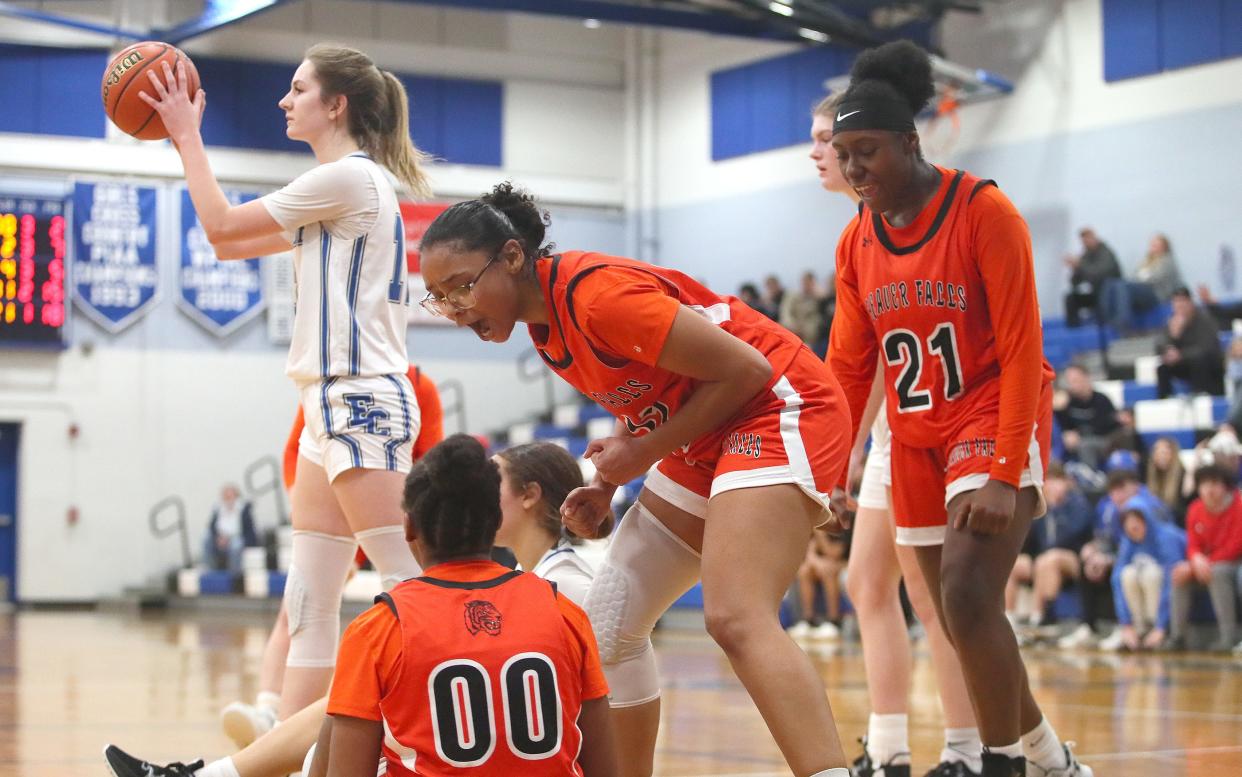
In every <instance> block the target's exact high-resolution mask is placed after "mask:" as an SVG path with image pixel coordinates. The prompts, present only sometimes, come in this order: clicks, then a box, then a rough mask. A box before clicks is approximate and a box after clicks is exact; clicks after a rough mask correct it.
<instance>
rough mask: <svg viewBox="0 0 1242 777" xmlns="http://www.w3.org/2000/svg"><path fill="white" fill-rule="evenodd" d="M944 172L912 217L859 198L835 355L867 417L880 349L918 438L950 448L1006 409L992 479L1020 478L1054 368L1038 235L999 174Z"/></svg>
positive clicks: (892, 412)
mask: <svg viewBox="0 0 1242 777" xmlns="http://www.w3.org/2000/svg"><path fill="white" fill-rule="evenodd" d="M937 169H938V170H939V171H940V173H941V178H942V180H941V183H940V188H939V190H938V191H937V193H936V195H935V196H934V197H933V198H932V200H931V202H929V203H928V204H927V206H926V207H925V208H924V209H923V211H922V212H921V213H920V214H919V215H918V216H917V217H916V218H915V219H914V221H913V222H912V223H910V224H909V225H907V226H906V227H903V228H895V227H893V226H892V225H890V224H888V222H887V221H885V219H884V218H883V217H882V216H881V215H880V214H878V213H875V212H873V211H871V210H870V209H869V208H867V207H865V206H860V208H859V214H858V218H857V219H855V220H854V221H852V222H851V223H850V224H849V226H848V227H846V229H845V232H844V233H843V234H842V235H841V240H840V243H839V244H838V247H837V310H836V317H835V319H834V321H833V326H832V343H831V347H830V352H829V363H830V364H831V365H832V368H833V372H834V373H835V374H836V375H837V378H838V380H840V382H841V387H842V388H843V389H844V390H845V393H846V396H847V398H848V400H849V403H850V409H851V410H852V411H853V414H854V415H853V417H854V418H855V419H857V418H859V417H860V416H861V411H862V408H863V406H864V405H865V404H866V399H867V394H868V392H869V390H870V387H871V380H872V377H873V375H874V369H875V365H876V358H877V354H878V356H879V358H880V359H881V360H882V363H883V364H884V370H885V381H884V383H885V388H886V393H887V400H888V402H887V408H888V411H887V412H888V420H889V424H890V426H891V427H892V432H893V436H894V437H895V438H897V439H898V440H900V441H901V442H902V443H904V444H905V445H908V446H912V447H918V448H935V447H939V446H942V445H944V444H946V443H947V442H948V441H950V440H953V439H954V435H955V434H956V433H957V431H958V428H959V427H961V426H962V425H963V424H964V423H966V422H969V421H971V420H972V419H973V420H974V421H975V422H976V423H977V422H978V419H979V418H980V417H981V416H985V417H986V415H987V414H991V415H993V416H996V417H997V418H998V421H997V426H998V430H997V433H996V438H995V440H994V444H995V448H996V450H995V456H994V457H993V468H992V472H991V476H992V477H994V478H997V479H1000V480H1004V481H1005V482H1009V483H1012V484H1014V485H1016V484H1017V483H1018V479H1019V475H1020V473H1021V470H1022V467H1023V464H1024V462H1025V460H1026V451H1027V448H1028V446H1029V444H1030V440H1031V433H1032V428H1033V425H1034V422H1035V411H1036V404H1037V400H1038V397H1039V393H1040V389H1041V386H1042V385H1043V384H1044V383H1046V382H1048V381H1050V380H1052V377H1053V372H1052V369H1051V368H1050V367H1049V365H1048V363H1047V361H1046V360H1045V359H1044V358H1043V335H1042V330H1041V323H1040V318H1039V303H1038V300H1037V299H1036V296H1035V270H1034V265H1033V262H1032V257H1031V241H1030V235H1029V232H1028V231H1027V227H1026V223H1025V222H1024V221H1023V220H1022V216H1021V215H1020V214H1019V213H1018V211H1017V209H1016V208H1014V206H1013V204H1012V203H1010V202H1009V200H1008V198H1006V197H1005V196H1004V195H1003V194H1002V193H1001V192H1000V190H999V189H998V188H997V187H996V185H995V183H994V182H993V181H987V180H980V179H978V178H976V177H974V176H972V175H970V174H969V173H966V172H963V171H955V170H946V169H943V168H937ZM1002 365H1004V370H1003V371H1002ZM1002 372H1003V376H1002ZM1002 396H1005V397H1006V404H1005V406H1002V405H1001V398H1002ZM855 423H857V421H855Z"/></svg>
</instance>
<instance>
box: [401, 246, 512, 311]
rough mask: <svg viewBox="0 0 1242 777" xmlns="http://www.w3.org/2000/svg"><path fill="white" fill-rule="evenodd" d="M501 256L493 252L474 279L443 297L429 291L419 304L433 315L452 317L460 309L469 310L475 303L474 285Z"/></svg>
mask: <svg viewBox="0 0 1242 777" xmlns="http://www.w3.org/2000/svg"><path fill="white" fill-rule="evenodd" d="M498 258H500V254H498V253H497V254H493V255H492V258H491V259H488V260H487V264H485V265H483V269H482V270H479V274H478V275H476V276H474V280H472V281H470V282H469V283H466V284H463V285H461V286H458V287H457V288H455V289H452V290H451V291H449V293H448V294H445V295H444V296H443V297H437V296H436V295H434V294H432V293H431V292H427V296H426V297H423V298H422V299H421V300H420V301H419V303H418V304H419V305H421V306H422V308H423V310H425V311H427V312H428V313H430V314H431V315H433V316H444V317H445V318H451V317H452V316H453V313H455V312H457V311H460V310H469V309H470V308H472V307H474V305H475V302H476V300H475V298H474V286H475V284H477V283H478V282H479V279H480V278H482V277H483V273H485V272H487V268H488V267H491V266H492V262H494V261H496V260H497V259H498Z"/></svg>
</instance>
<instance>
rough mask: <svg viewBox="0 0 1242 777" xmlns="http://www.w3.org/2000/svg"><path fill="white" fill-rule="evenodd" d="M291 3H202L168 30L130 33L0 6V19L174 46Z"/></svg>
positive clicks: (264, 0)
mask: <svg viewBox="0 0 1242 777" xmlns="http://www.w3.org/2000/svg"><path fill="white" fill-rule="evenodd" d="M291 1H292V0H205V2H204V3H203V12H202V13H201V14H199V15H198V16H196V17H193V18H191V19H187V20H185V21H183V22H180V23H178V24H176V25H173V26H172V27H160V28H151V29H148V30H130V29H125V28H123V27H117V26H115V25H107V24H99V23H97V22H93V21H89V20H87V19H80V18H77V17H73V16H67V15H65V14H58V13H51V12H48V11H43V10H41V9H36V8H27V7H25V6H20V5H14V4H13V3H10V2H0V16H8V17H11V18H15V19H25V20H27V21H33V22H41V23H44V24H53V25H56V26H59V27H68V28H71V29H75V30H85V31H87V32H97V33H100V34H101V35H109V36H111V37H114V38H119V39H121V40H161V41H164V42H166V43H172V44H177V43H181V42H182V41H185V40H188V39H190V38H194V37H197V36H199V35H204V34H206V33H209V32H212V31H214V30H218V29H220V28H221V27H225V26H228V25H230V24H233V23H235V22H240V21H242V20H243V19H248V18H250V17H251V16H254V15H255V14H259V13H262V12H264V11H268V10H270V9H272V8H275V7H276V6H278V5H282V4H284V3H287V2H291Z"/></svg>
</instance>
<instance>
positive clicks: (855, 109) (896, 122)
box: [832, 95, 915, 135]
mask: <svg viewBox="0 0 1242 777" xmlns="http://www.w3.org/2000/svg"><path fill="white" fill-rule="evenodd" d="M851 130H888V131H889V132H914V131H915V129H914V112H913V111H911V110H910V105H909V103H907V102H906V101H905V100H896V99H892V98H888V97H877V96H873V95H866V96H860V97H853V98H850V99H848V100H843V101H842V102H841V103H840V104H838V105H837V114H836V116H834V117H833V122H832V134H834V135H835V134H837V133H838V132H850V131H851Z"/></svg>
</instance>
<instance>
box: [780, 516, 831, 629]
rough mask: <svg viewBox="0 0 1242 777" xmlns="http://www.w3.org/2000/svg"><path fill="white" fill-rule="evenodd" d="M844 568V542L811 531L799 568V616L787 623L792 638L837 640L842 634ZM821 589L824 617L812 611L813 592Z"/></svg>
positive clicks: (825, 533) (823, 533) (813, 608)
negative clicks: (794, 620) (789, 623)
mask: <svg viewBox="0 0 1242 777" xmlns="http://www.w3.org/2000/svg"><path fill="white" fill-rule="evenodd" d="M843 569H845V543H844V542H842V541H841V540H840V539H838V538H836V537H832V536H829V535H828V533H827V532H822V531H815V532H811V541H810V543H809V544H808V545H807V548H806V558H805V559H803V561H802V566H800V567H799V568H798V600H799V604H800V605H801V618H800V619H799V621H798V622H797V623H795V624H794V625H793V626H790V627H789V629H788V631H789V636H791V637H793V638H794V639H803V638H807V637H809V638H811V639H837V638H838V637H839V636H840V635H841V630H840V623H841V571H842V570H843ZM821 589H822V590H823V592H824V605H825V614H826V615H827V618H826V619H823V620H821V619H820V618H819V616H818V614H817V613H816V611H815V601H816V596H815V595H816V592H817V591H818V590H821Z"/></svg>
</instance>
